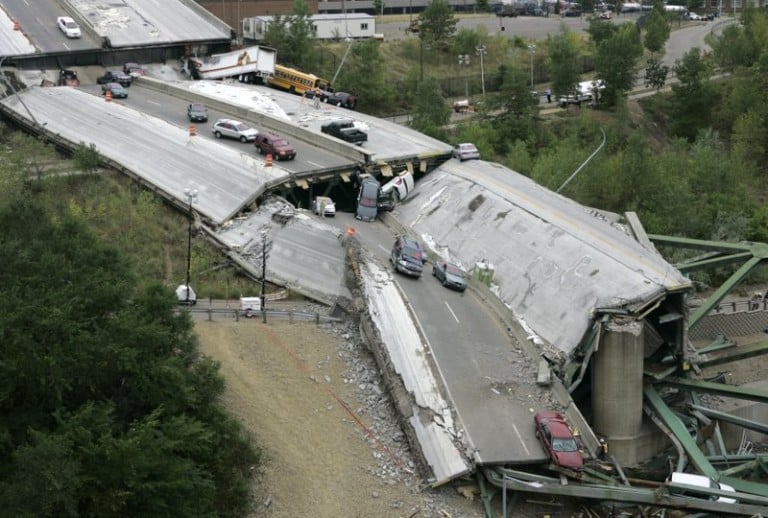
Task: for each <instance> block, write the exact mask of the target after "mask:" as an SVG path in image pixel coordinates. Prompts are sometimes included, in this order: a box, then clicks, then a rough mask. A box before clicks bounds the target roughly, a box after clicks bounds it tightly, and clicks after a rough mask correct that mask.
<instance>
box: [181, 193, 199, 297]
mask: <svg viewBox="0 0 768 518" xmlns="http://www.w3.org/2000/svg"><path fill="white" fill-rule="evenodd" d="M184 196H185V197H186V198H187V202H189V227H188V230H187V297H186V299H184V302H185V303H187V304H192V301H191V300H189V281H190V273H191V267H192V219H193V214H192V203H194V201H195V200H197V189H184Z"/></svg>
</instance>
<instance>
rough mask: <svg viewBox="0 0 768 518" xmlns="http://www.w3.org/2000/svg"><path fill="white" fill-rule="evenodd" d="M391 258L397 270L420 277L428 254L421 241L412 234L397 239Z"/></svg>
mask: <svg viewBox="0 0 768 518" xmlns="http://www.w3.org/2000/svg"><path fill="white" fill-rule="evenodd" d="M389 260H390V262H391V263H392V266H393V267H394V268H395V271H398V272H400V273H404V274H405V275H410V276H411V277H417V278H418V277H421V273H422V272H423V271H424V263H425V262H426V261H427V256H426V254H424V249H423V248H422V247H421V243H419V242H418V241H416V240H415V239H414V238H412V237H410V236H400V237H398V238H397V239H395V244H394V245H393V246H392V253H391V254H390V255H389Z"/></svg>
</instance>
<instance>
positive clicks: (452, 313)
mask: <svg viewBox="0 0 768 518" xmlns="http://www.w3.org/2000/svg"><path fill="white" fill-rule="evenodd" d="M445 307H446V308H448V311H450V312H451V315H452V316H453V318H454V320H456V323H457V324H458V323H459V317H457V316H456V313H454V312H453V310H452V309H451V306H449V305H448V301H446V302H445Z"/></svg>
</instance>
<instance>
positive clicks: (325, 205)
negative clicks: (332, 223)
mask: <svg viewBox="0 0 768 518" xmlns="http://www.w3.org/2000/svg"><path fill="white" fill-rule="evenodd" d="M312 212H314V213H315V214H317V215H318V216H320V215H321V214H322V215H323V216H325V217H326V218H328V217H333V216H335V215H336V204H335V203H333V200H332V199H330V198H329V197H328V196H318V197H317V198H315V202H314V203H313V204H312Z"/></svg>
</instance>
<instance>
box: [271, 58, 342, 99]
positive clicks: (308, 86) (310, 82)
mask: <svg viewBox="0 0 768 518" xmlns="http://www.w3.org/2000/svg"><path fill="white" fill-rule="evenodd" d="M269 85H270V86H273V87H275V88H280V89H281V90H288V91H289V92H291V93H294V94H298V95H304V94H305V93H306V92H307V91H312V90H314V89H315V88H319V89H321V90H327V89H328V87H329V84H328V81H326V80H325V79H323V78H320V77H317V76H316V75H315V74H308V73H306V72H302V71H301V70H296V69H295V68H288V67H284V66H282V65H275V73H274V75H273V76H272V77H271V78H270V79H269Z"/></svg>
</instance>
